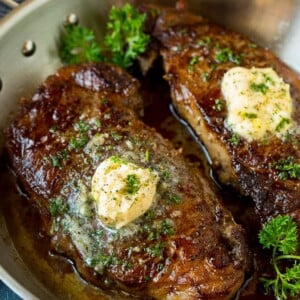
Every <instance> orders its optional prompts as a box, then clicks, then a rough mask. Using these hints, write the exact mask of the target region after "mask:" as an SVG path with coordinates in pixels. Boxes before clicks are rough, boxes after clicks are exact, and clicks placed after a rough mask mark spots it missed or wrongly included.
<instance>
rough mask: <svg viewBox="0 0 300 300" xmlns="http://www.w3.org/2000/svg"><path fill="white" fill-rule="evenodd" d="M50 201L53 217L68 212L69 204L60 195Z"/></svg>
mask: <svg viewBox="0 0 300 300" xmlns="http://www.w3.org/2000/svg"><path fill="white" fill-rule="evenodd" d="M49 202H50V203H49V211H50V213H51V216H52V217H57V216H58V215H60V214H62V213H65V212H67V211H68V209H69V205H68V204H67V203H64V202H63V200H62V199H61V198H59V197H57V198H52V199H50V200H49Z"/></svg>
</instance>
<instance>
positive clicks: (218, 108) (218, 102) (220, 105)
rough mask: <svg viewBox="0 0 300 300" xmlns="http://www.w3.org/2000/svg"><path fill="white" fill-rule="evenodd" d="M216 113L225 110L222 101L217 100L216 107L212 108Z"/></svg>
mask: <svg viewBox="0 0 300 300" xmlns="http://www.w3.org/2000/svg"><path fill="white" fill-rule="evenodd" d="M212 108H213V109H214V110H216V111H221V110H222V108H223V103H222V100H221V99H216V101H215V104H214V106H213V107H212Z"/></svg>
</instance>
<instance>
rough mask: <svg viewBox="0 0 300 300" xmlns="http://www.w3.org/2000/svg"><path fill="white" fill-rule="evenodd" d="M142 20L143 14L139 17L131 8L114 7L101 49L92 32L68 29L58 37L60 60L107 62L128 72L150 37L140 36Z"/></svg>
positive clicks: (84, 28) (135, 10)
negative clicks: (59, 39)
mask: <svg viewBox="0 0 300 300" xmlns="http://www.w3.org/2000/svg"><path fill="white" fill-rule="evenodd" d="M145 20H146V14H140V13H139V12H138V11H137V9H135V8H134V7H133V6H131V5H130V4H126V5H124V6H123V7H120V8H118V7H114V6H113V7H112V9H111V11H110V13H109V16H108V23H107V32H106V34H105V37H104V44H103V45H102V46H100V45H99V43H97V42H96V40H95V34H94V32H93V31H92V30H90V29H88V28H86V27H83V26H80V25H69V26H67V27H66V30H65V32H64V34H63V35H62V37H61V42H60V49H59V55H60V58H61V60H62V61H63V62H64V63H66V64H74V63H82V62H92V61H94V62H98V61H109V62H113V63H115V64H117V65H119V66H121V67H123V68H128V67H130V66H131V65H132V64H133V61H134V60H135V59H136V58H137V57H138V56H139V55H140V54H142V53H143V52H145V50H146V47H147V45H148V43H149V41H150V37H149V35H147V34H145V33H144V32H143V29H144V23H145ZM104 54H105V57H104Z"/></svg>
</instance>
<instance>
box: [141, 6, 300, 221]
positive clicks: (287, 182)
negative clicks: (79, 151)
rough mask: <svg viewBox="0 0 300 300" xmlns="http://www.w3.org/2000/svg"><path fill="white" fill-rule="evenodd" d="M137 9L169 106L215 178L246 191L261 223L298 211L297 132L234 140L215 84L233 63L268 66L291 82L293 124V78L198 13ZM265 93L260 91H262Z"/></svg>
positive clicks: (296, 96) (297, 86) (296, 91)
mask: <svg viewBox="0 0 300 300" xmlns="http://www.w3.org/2000/svg"><path fill="white" fill-rule="evenodd" d="M141 9H142V10H143V11H148V12H149V11H150V13H149V17H148V19H149V20H148V24H149V31H150V32H151V34H152V36H153V41H152V43H153V44H155V45H156V46H155V49H157V48H159V49H160V53H161V56H162V58H163V64H164V68H165V73H166V75H165V78H166V80H167V81H168V82H169V84H170V87H171V95H172V99H173V103H174V105H175V107H176V109H177V111H178V113H179V114H180V116H181V117H182V118H183V119H185V120H186V121H187V122H188V123H189V124H190V126H191V127H192V128H193V130H194V131H195V132H196V134H197V135H198V136H199V137H200V138H201V140H202V141H203V143H204V145H205V146H206V148H207V150H208V152H209V155H210V157H211V159H212V162H213V170H214V173H215V174H216V176H217V177H218V179H219V180H220V181H221V182H222V183H223V184H229V185H232V186H234V187H235V188H237V189H238V190H239V191H240V192H241V193H242V194H243V195H246V196H251V197H252V198H253V200H254V201H255V204H256V210H257V212H258V214H259V215H260V217H261V218H262V220H266V219H267V218H269V217H271V216H275V215H277V214H285V213H291V214H298V213H299V208H300V181H299V179H300V178H299V177H300V170H299V166H300V165H299V163H300V151H299V150H300V148H299V142H300V137H299V130H298V131H297V130H296V131H294V133H293V134H290V135H289V136H288V137H287V138H286V139H282V138H279V137H277V136H275V134H273V135H272V133H271V134H270V135H269V136H268V137H267V138H266V139H265V140H263V141H261V140H259V141H257V140H253V141H250V142H249V141H247V140H246V139H244V138H242V137H238V138H239V139H238V140H237V139H236V138H237V136H236V135H235V133H234V132H233V130H232V129H231V128H229V127H228V126H226V118H227V117H228V109H227V105H226V101H225V96H224V95H223V93H222V90H221V82H222V78H223V76H224V74H225V73H226V72H227V71H228V70H230V69H231V68H233V67H236V66H241V67H245V68H248V69H251V68H252V67H256V68H267V67H269V68H272V69H273V70H275V71H276V72H277V73H278V74H279V76H280V77H282V78H283V80H284V82H286V83H288V84H289V85H290V90H291V95H292V98H293V106H294V107H293V119H294V121H295V122H296V123H297V125H296V126H297V127H298V129H299V118H300V105H299V103H300V78H299V76H298V75H297V74H295V72H293V71H292V70H291V69H290V68H289V67H287V66H286V65H284V64H283V63H282V62H281V61H280V60H279V59H278V58H277V57H276V56H275V55H273V54H272V53H271V52H270V51H268V50H266V49H263V48H261V47H259V46H257V45H255V44H254V43H253V42H251V41H250V40H249V39H248V38H246V37H244V36H242V35H240V34H238V33H234V32H232V31H230V30H227V29H224V28H222V27H219V26H217V25H215V24H213V23H211V22H209V21H207V20H205V19H203V18H201V17H197V16H194V15H191V14H189V13H188V12H186V11H178V10H176V9H172V8H157V7H153V6H150V7H146V6H145V7H141ZM153 12H156V14H155V13H153ZM154 15H155V17H154ZM157 44H158V46H157ZM152 57H153V53H152ZM256 87H257V88H264V86H261V85H258V86H256ZM254 88H255V86H254ZM264 92H265V91H264V90H261V94H262V93H264ZM249 117H251V115H250V116H249ZM252 117H255V115H254V114H253V115H252ZM271 117H272V116H271V115H270V116H269V118H271ZM282 121H284V120H282ZM281 125H283V124H278V127H280V126H281ZM284 163H286V165H285V166H284ZM293 164H294V165H293ZM292 166H294V167H295V169H294V172H295V173H294V174H293V175H292V176H291V177H289V176H286V175H287V174H286V173H284V169H285V171H286V170H287V169H288V168H292Z"/></svg>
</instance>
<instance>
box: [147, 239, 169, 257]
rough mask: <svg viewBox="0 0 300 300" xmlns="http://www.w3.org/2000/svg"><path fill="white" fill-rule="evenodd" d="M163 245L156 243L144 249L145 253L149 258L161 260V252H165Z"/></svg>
mask: <svg viewBox="0 0 300 300" xmlns="http://www.w3.org/2000/svg"><path fill="white" fill-rule="evenodd" d="M165 247H166V246H165V244H164V243H157V244H155V245H152V246H150V247H147V248H146V252H147V253H148V254H149V255H150V256H151V257H157V258H159V259H162V258H163V252H164V250H165Z"/></svg>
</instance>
